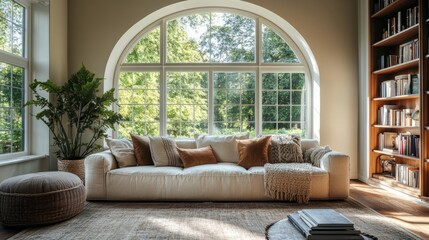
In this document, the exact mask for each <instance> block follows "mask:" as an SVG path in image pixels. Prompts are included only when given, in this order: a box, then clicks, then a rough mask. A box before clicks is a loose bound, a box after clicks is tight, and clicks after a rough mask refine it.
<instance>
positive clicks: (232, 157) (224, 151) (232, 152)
mask: <svg viewBox="0 0 429 240" xmlns="http://www.w3.org/2000/svg"><path fill="white" fill-rule="evenodd" d="M248 138H249V133H245V134H235V135H219V136H215V135H199V136H198V137H197V138H196V142H197V148H202V147H207V146H212V148H213V152H214V154H215V156H216V159H217V160H218V162H233V163H237V162H238V160H239V155H238V150H237V143H236V142H235V140H240V139H248Z"/></svg>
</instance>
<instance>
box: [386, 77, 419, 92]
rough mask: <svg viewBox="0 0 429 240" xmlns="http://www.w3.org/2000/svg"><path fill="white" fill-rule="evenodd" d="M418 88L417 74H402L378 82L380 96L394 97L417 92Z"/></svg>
mask: <svg viewBox="0 0 429 240" xmlns="http://www.w3.org/2000/svg"><path fill="white" fill-rule="evenodd" d="M419 88H420V78H419V74H402V75H397V76H395V79H394V80H386V81H383V82H381V84H380V96H381V97H395V96H401V95H408V94H418V93H419Z"/></svg>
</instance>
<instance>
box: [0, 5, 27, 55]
mask: <svg viewBox="0 0 429 240" xmlns="http://www.w3.org/2000/svg"><path fill="white" fill-rule="evenodd" d="M24 26H25V24H24V7H23V6H21V5H20V4H18V3H16V2H14V1H10V0H2V1H0V49H1V50H3V51H6V52H9V53H12V54H16V55H18V56H24Z"/></svg>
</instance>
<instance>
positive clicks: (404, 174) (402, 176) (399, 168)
mask: <svg viewBox="0 0 429 240" xmlns="http://www.w3.org/2000/svg"><path fill="white" fill-rule="evenodd" d="M396 181H398V182H400V183H401V184H404V185H407V186H410V187H414V188H418V187H419V168H418V167H414V166H411V165H408V164H402V163H400V164H396Z"/></svg>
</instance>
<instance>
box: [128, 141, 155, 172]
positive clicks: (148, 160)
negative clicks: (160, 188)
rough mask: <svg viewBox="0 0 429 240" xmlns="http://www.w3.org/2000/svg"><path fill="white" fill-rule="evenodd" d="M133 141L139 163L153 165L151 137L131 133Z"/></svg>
mask: <svg viewBox="0 0 429 240" xmlns="http://www.w3.org/2000/svg"><path fill="white" fill-rule="evenodd" d="M130 135H131V140H132V141H133V146H134V154H135V156H136V160H137V165H139V166H142V165H153V160H152V155H151V154H150V140H149V137H146V136H139V135H136V134H130Z"/></svg>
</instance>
